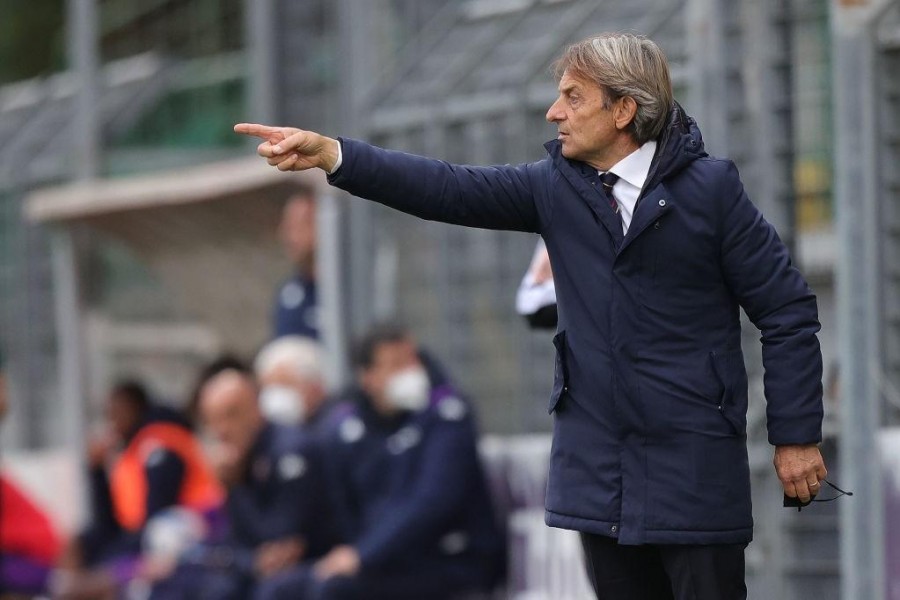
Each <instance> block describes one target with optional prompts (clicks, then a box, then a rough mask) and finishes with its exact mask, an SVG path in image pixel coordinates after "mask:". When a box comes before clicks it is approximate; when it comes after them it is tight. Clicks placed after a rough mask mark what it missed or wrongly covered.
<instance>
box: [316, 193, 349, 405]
mask: <svg viewBox="0 0 900 600" xmlns="http://www.w3.org/2000/svg"><path fill="white" fill-rule="evenodd" d="M316 219H317V228H318V231H319V236H318V239H319V246H318V248H317V252H316V261H317V263H316V273H317V281H318V283H317V287H318V294H319V331H320V334H321V338H322V345H323V346H324V347H325V353H326V355H327V356H328V358H329V360H328V361H327V362H326V373H325V378H326V381H327V382H328V384H329V386H331V388H332V389H337V388H338V387H339V386H341V385H343V384H344V383H346V379H347V358H346V357H347V344H346V339H347V331H346V327H345V319H344V316H343V311H342V307H343V304H344V303H343V296H342V295H343V287H344V286H343V282H342V280H341V262H342V260H343V256H342V252H341V250H342V240H341V235H340V232H341V206H340V199H339V198H338V197H337V195H336V193H335V190H333V189H332V188H325V191H324V192H323V193H321V194H319V197H318V208H317V210H316Z"/></svg>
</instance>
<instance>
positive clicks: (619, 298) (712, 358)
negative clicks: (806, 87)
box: [235, 34, 826, 600]
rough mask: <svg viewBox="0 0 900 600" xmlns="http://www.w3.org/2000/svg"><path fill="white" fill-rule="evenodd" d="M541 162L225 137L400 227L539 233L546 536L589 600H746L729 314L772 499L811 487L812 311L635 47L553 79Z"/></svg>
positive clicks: (261, 129) (744, 511)
mask: <svg viewBox="0 0 900 600" xmlns="http://www.w3.org/2000/svg"><path fill="white" fill-rule="evenodd" d="M557 76H558V77H559V97H558V98H557V99H556V101H555V102H554V103H553V105H552V106H551V107H550V109H549V110H548V111H547V120H548V121H550V122H552V123H555V124H556V125H557V128H558V131H559V135H558V137H557V139H556V140H554V141H551V142H549V143H547V144H546V145H545V147H546V149H547V154H548V156H547V157H546V158H544V159H543V160H541V161H538V162H534V163H529V164H523V165H519V166H515V167H513V166H508V165H506V166H495V167H472V166H460V165H453V164H448V163H446V162H442V161H438V160H432V159H428V158H422V157H418V156H412V155H409V154H403V153H400V152H391V151H388V150H382V149H379V148H376V147H373V146H370V145H368V144H365V143H363V142H359V141H355V140H350V139H342V138H339V139H337V140H335V139H331V138H328V137H325V136H322V135H319V134H317V133H313V132H310V131H301V130H298V129H293V128H287V127H268V126H263V125H251V124H241V125H237V126H236V127H235V131H237V132H238V133H243V134H248V135H254V136H258V137H260V138H262V139H263V142H262V144H260V146H259V154H260V155H261V156H263V157H265V158H266V159H267V160H268V162H269V164H271V165H273V166H275V167H277V168H278V169H280V170H282V171H297V170H303V169H310V168H316V167H317V168H321V169H324V170H325V171H327V172H328V174H329V181H330V182H331V183H332V185H335V186H337V187H340V188H342V189H344V190H346V191H348V192H350V193H351V194H353V195H355V196H360V197H362V198H368V199H371V200H374V201H376V202H380V203H382V204H385V205H387V206H390V207H393V208H396V209H398V210H401V211H403V212H407V213H409V214H412V215H416V216H418V217H421V218H424V219H429V220H434V221H443V222H446V223H454V224H459V225H466V226H470V227H482V228H489V229H509V230H517V231H529V232H536V233H539V234H540V235H541V236H542V237H543V239H544V241H545V242H546V245H547V250H548V252H549V256H550V261H551V264H552V268H553V276H554V281H555V284H556V294H557V301H558V307H559V324H558V333H557V334H556V337H555V338H554V340H553V343H554V345H555V346H556V351H557V354H556V369H555V378H554V386H553V393H552V395H551V398H550V405H549V411H550V413H552V414H553V415H554V438H553V449H552V456H551V461H550V481H549V487H548V490H547V498H546V521H547V524H548V525H550V526H553V527H562V528H566V529H573V530H576V531H578V532H580V534H581V538H582V543H583V546H584V550H585V554H586V557H587V564H588V575H589V577H590V579H591V582H592V584H593V586H594V589H595V591H596V593H597V596H598V598H612V599H620V598H621V599H629V600H634V599H639V598H648V599H654V600H655V599H658V598H677V599H679V600H681V599H685V600H686V599H692V600H697V599H703V600H706V599H708V600H726V599H727V600H730V599H737V598H745V597H746V586H745V583H744V549H745V547H746V545H747V544H748V543H749V542H750V540H751V537H752V531H753V522H752V516H751V509H750V472H749V466H748V460H747V446H746V439H747V436H746V412H747V397H748V394H747V374H746V370H745V367H744V362H743V356H742V353H741V344H740V342H741V326H740V318H739V312H740V310H739V309H740V308H743V309H744V310H745V311H746V313H747V315H748V316H749V317H750V319H751V320H752V321H753V323H754V324H755V325H756V326H757V327H758V328H759V329H760V331H761V333H762V345H763V362H764V366H765V392H766V400H767V417H768V433H769V442H770V443H771V444H772V445H773V446H775V461H774V462H775V469H776V472H777V474H778V477H779V479H780V480H781V482H782V484H783V485H784V490H785V493H786V494H787V495H788V496H790V497H794V498H799V500H800V501H803V502H805V501H808V500H809V499H810V498H811V496H814V495H815V494H816V492H817V491H818V489H819V481H820V480H822V479H824V478H825V475H826V470H825V465H824V463H823V460H822V457H821V455H820V453H819V450H818V447H817V444H818V442H820V440H821V423H822V412H823V411H822V386H821V375H822V359H821V353H820V350H819V343H818V340H817V338H816V333H817V332H818V330H819V322H818V317H817V309H816V299H815V296H814V295H813V293H812V292H811V291H810V288H809V286H808V285H807V284H806V282H805V281H804V279H803V277H802V276H801V275H800V273H799V272H798V271H797V270H796V269H795V268H794V267H792V266H791V261H790V256H789V254H788V251H787V249H786V248H785V246H784V245H783V244H782V242H781V241H780V240H779V238H778V236H777V234H776V232H775V230H774V229H773V228H772V226H771V225H769V224H768V223H767V222H766V221H765V220H764V219H763V217H762V215H761V214H760V212H759V211H758V210H757V209H756V208H755V207H754V205H753V204H752V203H751V202H750V200H749V199H748V197H747V195H746V193H745V192H744V188H743V185H742V184H741V180H740V177H739V175H738V172H737V169H736V168H735V166H734V164H733V163H732V162H731V161H728V160H720V159H715V158H712V157H710V156H709V155H707V153H706V152H705V151H704V148H703V141H702V139H701V136H700V131H699V129H698V128H697V125H696V123H695V122H694V120H693V119H691V118H690V117H688V116H687V115H686V114H685V113H684V111H683V110H682V109H681V107H680V106H679V105H678V104H677V103H675V102H674V100H673V97H672V88H671V83H670V78H669V70H668V65H667V61H666V58H665V56H664V55H663V53H662V51H661V50H660V49H659V48H658V47H657V46H656V44H654V43H653V42H652V41H650V40H648V39H646V38H643V37H640V36H633V35H625V34H604V35H600V36H597V37H593V38H589V39H586V40H583V41H581V42H579V43H577V44H574V45H573V46H570V47H569V48H568V49H567V50H566V52H565V53H564V54H563V56H562V57H561V58H560V59H559V61H558V63H557Z"/></svg>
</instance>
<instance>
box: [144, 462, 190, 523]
mask: <svg viewBox="0 0 900 600" xmlns="http://www.w3.org/2000/svg"><path fill="white" fill-rule="evenodd" d="M144 472H145V474H146V477H147V500H146V502H147V505H146V509H145V510H146V512H145V513H144V514H145V515H147V519H151V518H152V517H153V516H154V515H155V514H156V513H158V512H159V511H161V510H163V509H164V508H168V507H170V506H175V505H177V504H178V498H179V496H180V495H181V488H182V484H183V483H184V474H185V466H184V461H183V460H181V458H179V457H178V455H177V454H175V453H174V452H170V451H168V450H165V449H164V448H158V449H157V450H154V451H153V452H152V453H151V454H150V456H149V457H148V458H147V461H146V462H145V463H144Z"/></svg>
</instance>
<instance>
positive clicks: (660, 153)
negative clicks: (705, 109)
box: [644, 102, 707, 189]
mask: <svg viewBox="0 0 900 600" xmlns="http://www.w3.org/2000/svg"><path fill="white" fill-rule="evenodd" d="M705 156H707V153H706V150H705V149H704V147H703V136H702V135H701V133H700V128H699V127H697V121H695V120H694V118H693V117H691V116H689V115H688V114H687V113H686V112H684V109H683V108H682V107H681V105H680V104H678V103H677V102H674V103H673V106H672V111H671V112H670V113H669V122H668V124H667V125H666V127H665V128H664V129H663V131H662V133H661V134H660V136H659V137H658V138H657V146H656V156H654V157H653V162H652V163H651V165H650V173H649V175H648V176H647V183H646V184H645V186H644V188H645V189H651V188H652V187H653V186H655V185H656V184H657V183H660V182H661V181H663V180H664V179H666V178H668V177H671V176H672V175H675V174H676V173H678V172H679V171H681V170H682V169H684V168H685V167H686V166H688V165H689V164H691V163H692V162H694V161H695V160H697V159H698V158H703V157H705Z"/></svg>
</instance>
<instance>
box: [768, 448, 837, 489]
mask: <svg viewBox="0 0 900 600" xmlns="http://www.w3.org/2000/svg"><path fill="white" fill-rule="evenodd" d="M773 463H774V464H775V472H776V473H777V474H778V479H780V480H781V485H782V486H784V493H785V494H787V495H788V497H790V498H800V501H801V502H809V500H810V499H811V498H812V497H813V496H815V495H816V494H818V493H819V488H820V484H819V482H820V481H821V480H823V479H825V477H827V476H828V471H827V470H826V469H825V461H823V460H822V454H821V453H820V452H819V447H818V446H817V445H816V444H806V445H798V446H776V447H775V460H774V461H773Z"/></svg>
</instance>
